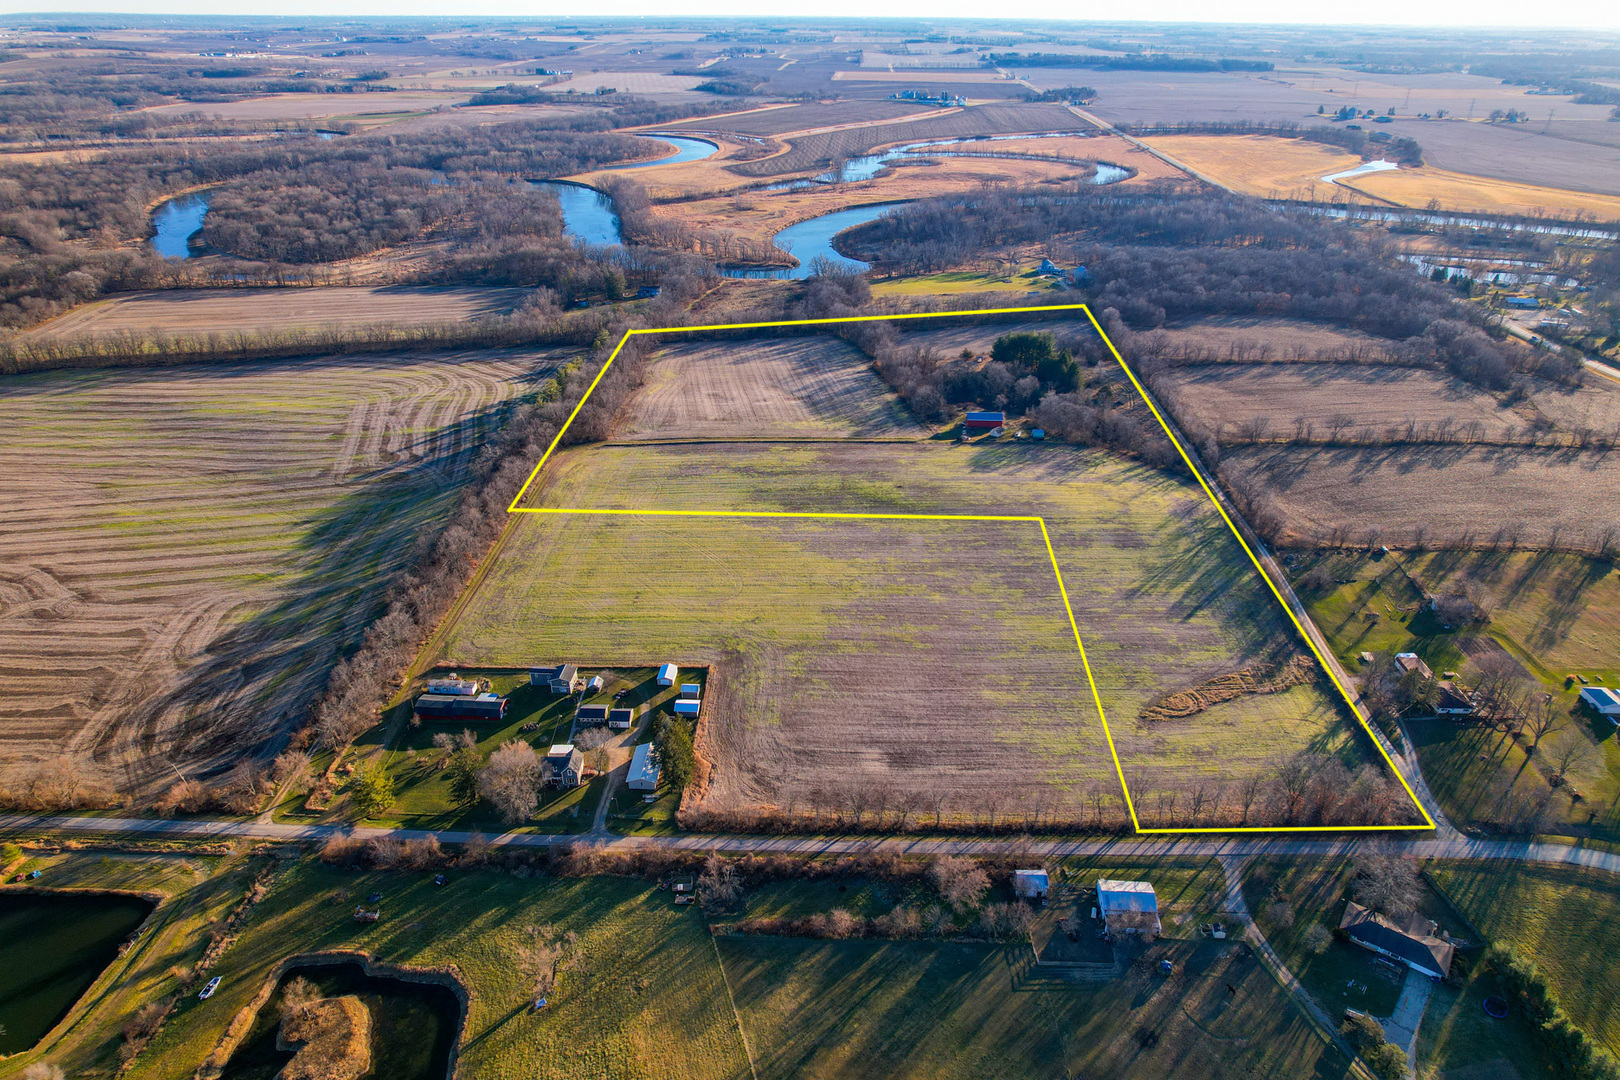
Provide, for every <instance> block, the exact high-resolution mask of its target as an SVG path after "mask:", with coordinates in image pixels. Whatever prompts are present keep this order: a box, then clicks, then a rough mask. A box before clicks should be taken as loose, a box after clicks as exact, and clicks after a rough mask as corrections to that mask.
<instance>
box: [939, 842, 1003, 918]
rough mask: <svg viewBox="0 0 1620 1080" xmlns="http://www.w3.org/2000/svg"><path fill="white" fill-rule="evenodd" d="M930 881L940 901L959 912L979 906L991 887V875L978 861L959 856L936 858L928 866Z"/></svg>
mask: <svg viewBox="0 0 1620 1080" xmlns="http://www.w3.org/2000/svg"><path fill="white" fill-rule="evenodd" d="M928 880H929V883H930V884H932V885H933V886H934V888H935V889H936V890H938V892H939V896H940V899H942V900H944V901H945V902H946V903H947V904H949V905H950V906H951V907H953V908H956V909H958V910H961V909H963V908H970V907H972V906H973V905H975V904H977V903H978V902H979V898H980V897H982V896H983V895H984V892H985V890H986V889H988V888H989V887H990V875H988V874H986V873H985V872H984V869H983V867H981V866H980V865H979V863H978V860H976V859H969V858H964V857H962V856H959V855H940V856H936V857H935V858H934V860H933V861H932V862H930V863H929V864H928Z"/></svg>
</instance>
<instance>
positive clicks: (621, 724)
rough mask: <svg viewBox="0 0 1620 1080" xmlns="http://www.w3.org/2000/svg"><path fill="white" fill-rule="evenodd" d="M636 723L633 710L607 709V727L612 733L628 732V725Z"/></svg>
mask: <svg viewBox="0 0 1620 1080" xmlns="http://www.w3.org/2000/svg"><path fill="white" fill-rule="evenodd" d="M635 722H636V710H634V709H609V710H608V727H609V728H611V729H612V730H614V731H629V730H630V725H632V724H634V723H635Z"/></svg>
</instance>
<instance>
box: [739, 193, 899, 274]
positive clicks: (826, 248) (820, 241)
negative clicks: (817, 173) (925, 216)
mask: <svg viewBox="0 0 1620 1080" xmlns="http://www.w3.org/2000/svg"><path fill="white" fill-rule="evenodd" d="M910 205H911V204H910V203H909V202H896V203H883V204H880V205H878V206H855V207H851V208H850V209H848V210H834V211H833V212H832V213H830V214H822V215H821V216H820V217H813V218H811V219H810V220H809V221H801V222H799V223H798V224H797V225H789V226H788V227H787V228H785V229H783V230H782V231H781V232H779V233H777V234H776V235H775V236H774V237H772V239H773V240H774V241H775V242H776V246H777V247H779V248H781V249H782V250H783V251H785V252H787V253H788V254H789V255H792V256H793V257H794V258H796V259H798V260H799V265H798V266H795V267H793V268H792V269H791V270H790V269H786V268H782V269H776V268H768V267H731V268H728V269H723V270H721V273H723V274H725V275H726V276H727V277H735V278H787V279H789V280H792V281H800V280H803V279H804V278H807V277H809V276H810V275H811V274H812V273H813V272H814V270H813V268H812V267H811V265H810V264H811V263H813V262H815V260H816V258H817V256H824V257H826V258H828V259H831V260H832V261H833V263H834V264H836V265H838V266H841V267H843V268H844V269H846V270H853V271H855V272H857V273H858V272H860V271H863V270H870V269H871V268H872V264H871V263H868V262H862V261H861V260H859V259H850V258H845V257H844V256H843V255H840V254H838V252H837V251H835V250H833V237H835V236H837V235H838V234H839V233H841V232H843V231H844V230H845V229H853V228H854V227H855V226H857V225H865V224H866V223H867V222H869V221H876V220H877V219H878V218H880V217H882V216H883V215H884V214H889V213H893V212H894V211H896V210H898V209H900V208H901V207H902V206H910Z"/></svg>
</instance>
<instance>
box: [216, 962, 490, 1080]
mask: <svg viewBox="0 0 1620 1080" xmlns="http://www.w3.org/2000/svg"><path fill="white" fill-rule="evenodd" d="M300 977H302V978H305V979H308V980H309V981H310V982H312V983H314V984H315V986H316V988H317V989H318V990H319V991H320V993H321V996H323V997H342V996H346V995H350V994H353V995H354V996H356V997H358V998H359V999H360V1000H361V1002H362V1003H363V1004H364V1005H365V1006H366V1008H367V1010H369V1011H370V1013H371V1072H370V1073H368V1074H367V1075H370V1076H378V1077H387V1078H388V1080H445V1078H446V1077H448V1076H449V1074H450V1056H451V1052H452V1051H453V1050H454V1049H455V1045H456V1037H457V1034H458V1029H459V1028H460V1026H461V1002H460V1001H459V1000H457V998H456V995H455V994H454V993H453V992H452V991H451V990H450V988H449V987H446V986H440V985H438V984H437V983H419V982H410V981H407V980H405V979H395V978H389V977H386V976H380V975H367V974H366V972H365V969H364V968H362V967H361V966H360V965H359V964H358V963H338V964H302V965H299V966H297V967H294V968H292V969H290V970H289V971H288V972H287V973H286V974H285V975H283V976H282V977H281V981H280V982H279V983H278V984H277V985H276V990H275V993H274V994H272V995H271V996H270V1000H269V1001H268V1002H266V1003H265V1006H264V1008H262V1009H260V1010H259V1015H258V1016H257V1017H256V1018H255V1019H254V1021H253V1028H252V1030H251V1031H249V1032H248V1035H247V1038H245V1039H243V1040H242V1044H241V1045H240V1046H238V1047H237V1048H236V1052H235V1053H234V1054H232V1055H231V1060H230V1061H228V1062H227V1063H226V1065H225V1071H224V1072H223V1073H221V1074H220V1080H273V1078H274V1077H275V1076H276V1075H277V1074H278V1073H279V1072H281V1070H282V1068H283V1067H285V1066H286V1064H287V1062H289V1061H291V1060H292V1057H293V1051H291V1050H278V1049H277V1048H276V1032H277V1031H278V1029H279V1028H280V1027H281V999H282V992H283V990H285V988H286V986H287V984H288V983H290V982H291V981H292V980H293V979H295V978H300Z"/></svg>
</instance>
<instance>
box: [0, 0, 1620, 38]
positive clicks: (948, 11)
mask: <svg viewBox="0 0 1620 1080" xmlns="http://www.w3.org/2000/svg"><path fill="white" fill-rule="evenodd" d="M1017 10H1018V15H1020V16H1022V17H1025V18H1032V19H1072V20H1077V21H1081V22H1084V21H1086V20H1087V19H1100V20H1104V21H1119V20H1123V19H1132V20H1141V21H1162V22H1228V23H1229V22H1260V23H1319V24H1334V25H1344V24H1347V23H1348V24H1360V25H1407V26H1410V25H1424V26H1455V27H1457V28H1459V29H1470V28H1477V27H1481V26H1494V27H1514V26H1518V27H1523V28H1524V29H1525V30H1527V31H1533V30H1535V29H1537V28H1538V27H1546V26H1577V27H1590V28H1603V29H1609V30H1620V0H1561V2H1560V3H1557V4H1554V5H1553V6H1552V7H1550V8H1544V7H1540V6H1537V5H1527V4H1525V3H1523V2H1522V0H1512V2H1510V0H1356V2H1354V3H1347V4H1338V5H1328V4H1316V5H1309V4H1300V3H1298V2H1297V0H1227V2H1226V3H1210V2H1209V0H1141V2H1139V3H1133V4H1129V5H1124V6H1119V5H1113V4H1085V5H1077V4H1074V3H1072V2H1059V0H1034V2H1032V3H1031V2H1026V3H1023V4H1020V5H1018V9H1017ZM24 11H26V12H39V11H109V12H139V13H150V14H164V13H172V14H187V15H206V14H228V15H289V16H294V17H299V16H308V15H384V16H389V15H391V16H399V15H450V16H478V15H518V16H528V17H530V18H536V17H540V18H544V17H552V16H557V17H567V18H581V17H589V16H593V15H594V16H607V15H655V16H663V17H666V18H667V17H669V16H672V15H729V16H738V17H742V18H747V17H750V16H752V17H761V16H763V17H774V18H781V17H783V16H789V17H791V16H795V15H798V16H834V17H845V16H856V17H873V16H879V17H881V16H923V17H932V18H951V17H960V18H969V19H980V20H982V19H984V18H985V17H986V5H985V4H984V3H983V0H973V2H969V0H879V2H876V3H874V2H873V0H813V2H810V0H676V2H674V3H671V2H668V0H597V2H593V3H590V4H583V3H579V2H578V0H565V2H562V3H548V2H544V0H542V2H538V3H535V2H529V3H523V2H519V0H467V2H465V3H456V2H447V0H56V2H54V3H53V2H51V0H43V2H42V0H0V12H5V13H14V12H24Z"/></svg>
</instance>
